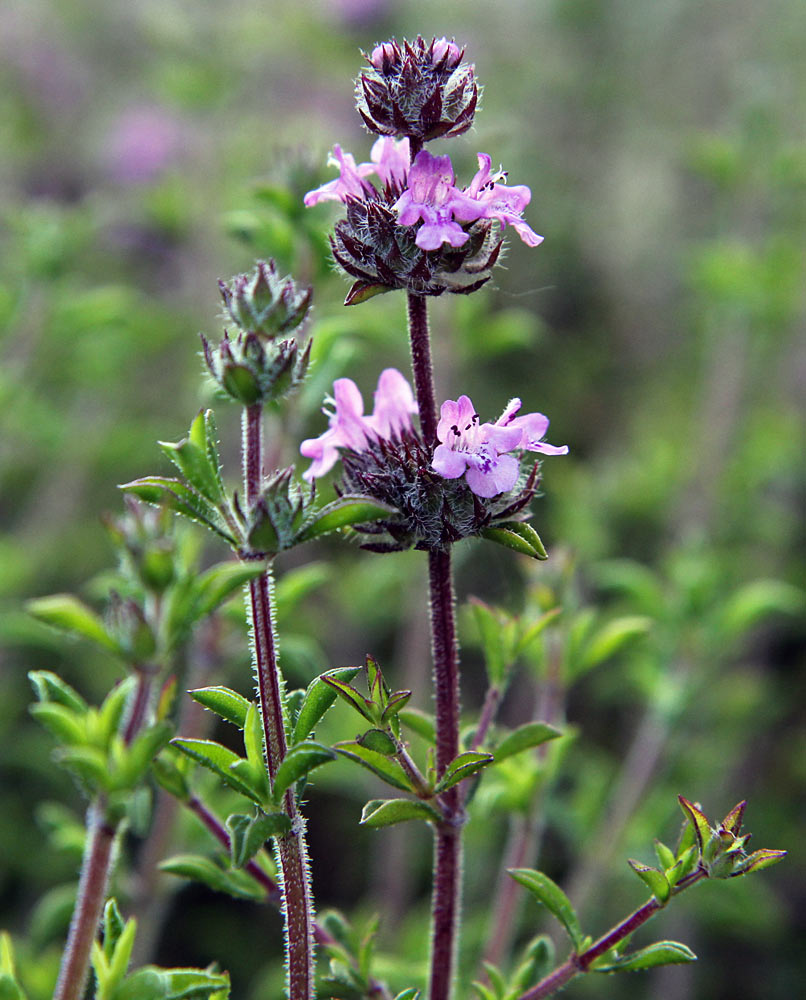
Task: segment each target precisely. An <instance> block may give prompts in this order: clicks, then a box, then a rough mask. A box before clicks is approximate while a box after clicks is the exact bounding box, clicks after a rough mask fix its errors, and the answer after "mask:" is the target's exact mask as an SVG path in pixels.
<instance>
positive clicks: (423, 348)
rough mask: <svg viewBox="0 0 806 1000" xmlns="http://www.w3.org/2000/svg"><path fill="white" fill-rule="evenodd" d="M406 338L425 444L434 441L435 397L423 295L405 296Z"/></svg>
mask: <svg viewBox="0 0 806 1000" xmlns="http://www.w3.org/2000/svg"><path fill="white" fill-rule="evenodd" d="M408 310H409V342H410V345H411V367H412V372H413V374H414V389H415V392H416V394H417V406H418V409H419V411H420V430H421V431H422V435H423V440H424V441H425V443H426V446H427V447H430V448H433V447H434V445H435V444H436V443H437V400H436V395H435V393H434V369H433V365H432V363H431V337H430V334H429V331H428V311H427V307H426V301H425V297H424V296H422V295H412V294H411V293H409V297H408Z"/></svg>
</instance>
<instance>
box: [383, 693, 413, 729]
mask: <svg viewBox="0 0 806 1000" xmlns="http://www.w3.org/2000/svg"><path fill="white" fill-rule="evenodd" d="M410 698H411V691H393V692H392V693H391V694H390V695H389V701H388V702H387V705H386V708H385V709H384V710H383V712H382V713H381V722H389V720H390V719H394V718H395V717H396V716H397V715H398V714H399V713H400V711H401V709H402V708H404V707H405V706H406V705H408V703H409V699H410Z"/></svg>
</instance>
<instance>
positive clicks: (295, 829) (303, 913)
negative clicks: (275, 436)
mask: <svg viewBox="0 0 806 1000" xmlns="http://www.w3.org/2000/svg"><path fill="white" fill-rule="evenodd" d="M243 467H244V493H245V497H246V504H247V508H248V507H249V506H251V504H253V503H254V502H255V501H256V500H257V499H258V497H259V495H260V488H261V484H262V482H263V409H262V405H261V404H259V403H258V404H255V405H253V406H248V407H246V409H245V410H244V420H243ZM249 598H250V610H251V620H252V643H253V650H254V666H255V675H256V678H257V687H258V697H259V700H260V715H261V719H262V722H263V735H264V742H265V746H266V763H267V766H268V771H269V777H270V778H271V781H272V783H273V782H274V779H275V776H276V774H277V769H278V768H279V766H280V764H281V763H282V761H283V760H284V758H285V755H286V750H287V744H286V735H285V721H284V718H283V694H282V679H281V676H280V669H279V665H278V662H277V648H276V636H275V633H274V621H273V614H272V580H271V572H270V571H269V570H267V571H266V572H265V573H263V574H262V575H261V576H259V577H258V578H257V579H256V580H252V581H251V582H250V584H249ZM283 801H284V806H285V811H286V813H287V815H288V817H289V819H290V820H291V829H290V832H289V833H287V834H285V835H284V836H282V837H278V838H277V853H278V855H279V859H280V867H281V869H282V872H283V886H282V893H283V913H284V915H285V923H286V934H285V941H286V962H287V971H288V991H289V1000H312V998H313V996H314V970H313V941H314V925H313V901H312V899H311V895H310V890H309V876H308V858H307V849H306V845H305V838H304V821H303V819H302V817H301V816H300V814H299V811H298V809H297V802H296V798H295V796H294V792H293V789H289V790H288V791H287V792H286V794H285V797H284V800H283Z"/></svg>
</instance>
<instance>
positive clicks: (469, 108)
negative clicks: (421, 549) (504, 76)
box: [356, 37, 479, 141]
mask: <svg viewBox="0 0 806 1000" xmlns="http://www.w3.org/2000/svg"><path fill="white" fill-rule="evenodd" d="M463 56H464V49H462V48H460V47H459V46H458V45H457V44H456V42H454V41H452V40H451V41H448V40H447V39H446V38H434V39H432V40H431V41H430V42H426V41H425V40H424V39H423V38H420V37H418V38H417V39H416V40H415V41H413V42H407V41H405V40H404V41H403V43H402V44H399V43H398V42H396V41H395V40H394V39H392V41H390V42H383V43H381V44H379V45H376V46H375V48H374V49H373V50H372V52H371V53H370V54H369V55H368V56H367V63H368V65H367V67H366V68H365V70H364V71H363V72H362V73H361V75H360V76H359V78H358V80H357V81H356V106H357V108H358V113H359V114H360V115H361V118H362V119H363V121H364V124H365V125H366V126H367V128H368V129H369V130H370V131H371V132H376V133H378V134H379V135H390V136H401V137H403V136H408V137H410V138H413V139H417V140H418V141H425V140H427V139H436V138H438V137H439V136H455V135H461V134H462V133H463V132H466V131H467V130H468V129H469V128H470V126H471V125H472V124H473V116H474V114H475V111H476V104H477V103H478V96H479V92H478V86H477V84H476V80H475V77H474V73H473V66H472V65H470V64H469V63H465V62H463V61H462V57H463Z"/></svg>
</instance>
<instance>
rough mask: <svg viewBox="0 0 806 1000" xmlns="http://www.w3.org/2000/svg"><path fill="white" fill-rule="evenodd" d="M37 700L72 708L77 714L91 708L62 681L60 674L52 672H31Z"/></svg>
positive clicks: (29, 675)
mask: <svg viewBox="0 0 806 1000" xmlns="http://www.w3.org/2000/svg"><path fill="white" fill-rule="evenodd" d="M28 680H29V681H30V682H31V684H32V686H33V689H34V691H35V692H36V696H37V698H38V699H39V700H40V701H42V702H54V703H56V704H59V705H64V706H65V707H66V708H71V709H73V710H74V711H75V712H86V711H87V708H88V707H89V706H88V705H87V703H86V701H84V699H83V698H82V697H81V695H80V694H79V693H78V691H76V690H74V689H73V688H71V687H70V685H69V684H68V683H67V682H66V681H63V680H62V679H61V677H59V675H58V674H54V673H51V671H50V670H31V671H30V672H29V674H28Z"/></svg>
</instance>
